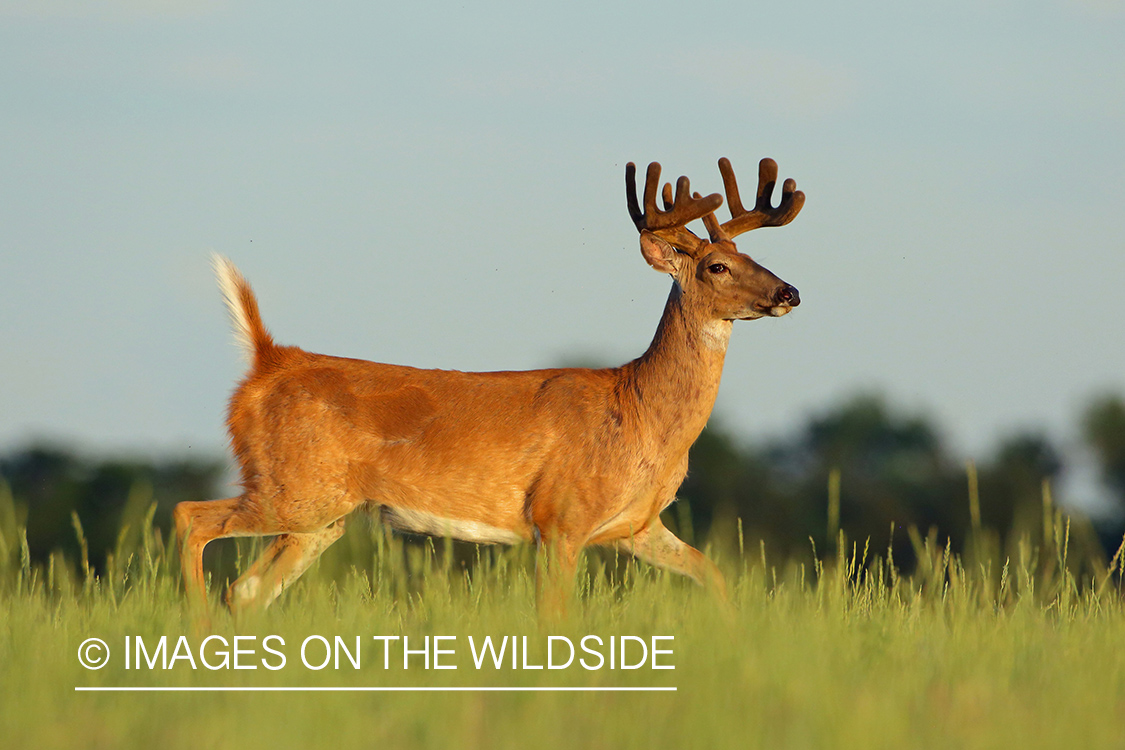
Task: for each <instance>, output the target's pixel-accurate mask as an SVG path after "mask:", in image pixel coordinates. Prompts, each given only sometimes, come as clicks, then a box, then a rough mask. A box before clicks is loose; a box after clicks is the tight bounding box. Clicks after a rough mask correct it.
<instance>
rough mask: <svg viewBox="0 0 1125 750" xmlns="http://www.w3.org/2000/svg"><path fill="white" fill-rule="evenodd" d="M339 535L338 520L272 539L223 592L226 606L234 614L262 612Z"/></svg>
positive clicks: (341, 530) (340, 524)
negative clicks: (248, 566)
mask: <svg viewBox="0 0 1125 750" xmlns="http://www.w3.org/2000/svg"><path fill="white" fill-rule="evenodd" d="M343 534H344V519H343V518H339V519H337V520H336V521H333V522H332V523H330V524H329V525H328V526H326V527H325V528H323V529H321V530H320V531H314V532H311V533H305V534H281V535H280V536H278V537H275V538H274V540H273V541H272V542H270V544H269V546H268V547H266V549H265V551H263V552H262V554H261V555H260V556H259V557H258V559H257V560H255V561H254V564H253V565H251V566H250V569H249V570H247V571H246V572H245V573H243V574H242V575H241V576H239V578H238V580H237V581H235V582H234V583H232V584H231V585H230V588H229V589H227V596H226V601H227V606H228V607H230V610H231V612H234V613H235V614H238V613H239V612H243V611H246V610H250V609H265V608H266V607H268V606H269V605H270V604H271V603H272V602H273V600H274V599H276V598H277V597H278V596H280V595H281V592H283V591H285V589H287V588H289V586H291V585H292V584H293V582H294V581H296V580H297V579H298V578H300V577H301V575H302V574H303V573H304V572H305V571H306V570H308V569H309V566H311V565H312V564H313V562H315V561H316V559H317V558H318V557H320V555H321V553H322V552H324V550H326V549H328V548H329V547H330V546H332V544H333V543H334V542H335V541H336V540H337V539H339V538H340V537H341V536H343Z"/></svg>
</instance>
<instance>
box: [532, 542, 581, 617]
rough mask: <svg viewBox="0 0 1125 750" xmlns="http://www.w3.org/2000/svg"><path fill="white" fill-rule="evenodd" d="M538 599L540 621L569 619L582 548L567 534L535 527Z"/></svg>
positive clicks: (536, 590)
mask: <svg viewBox="0 0 1125 750" xmlns="http://www.w3.org/2000/svg"><path fill="white" fill-rule="evenodd" d="M535 542H536V556H535V600H536V608H537V609H538V612H539V620H540V622H559V621H561V620H564V619H566V616H567V610H568V608H569V605H570V600H571V598H573V596H574V576H575V573H576V570H577V568H578V555H579V553H581V551H582V548H581V546H580V545H578V544H575V543H573V542H572V541H571V540H570V539H568V538H567V536H566V535H565V534H560V533H558V532H557V531H555V530H552V531H547V532H544V531H542V530H540V529H536V533H535Z"/></svg>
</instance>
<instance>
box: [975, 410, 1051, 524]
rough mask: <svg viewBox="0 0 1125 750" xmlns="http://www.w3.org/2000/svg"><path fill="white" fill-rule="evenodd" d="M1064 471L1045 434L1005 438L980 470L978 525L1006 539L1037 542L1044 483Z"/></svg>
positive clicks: (1041, 513)
mask: <svg viewBox="0 0 1125 750" xmlns="http://www.w3.org/2000/svg"><path fill="white" fill-rule="evenodd" d="M1062 470H1063V461H1062V457H1061V454H1060V453H1059V451H1058V449H1056V448H1055V446H1054V445H1053V444H1052V443H1051V441H1050V440H1049V439H1048V438H1047V436H1046V435H1043V434H1040V433H1034V432H1024V433H1020V434H1017V435H1013V436H1011V437H1008V438H1005V439H1004V440H1003V441H1002V442H1001V443H1000V445H999V446H998V447H997V449H996V451H995V453H994V455H993V457H992V458H991V459H990V460H988V461H987V462H986V463H984V464H983V465H982V466H981V467H980V472H979V476H980V484H979V487H980V498H981V509H980V512H981V523H982V525H983V526H984V527H986V528H990V529H993V530H995V531H996V532H997V533H998V534H999V535H1000V537H1001V539H1002V540H1005V539H1007V538H1009V537H1011V535H1012V534H1013V533H1015V534H1017V535H1021V534H1031V535H1032V538H1033V539H1034V540H1035V541H1037V542H1038V541H1039V535H1040V532H1041V530H1042V526H1043V523H1042V519H1043V480H1050V481H1052V482H1053V481H1054V480H1056V479H1057V478H1058V477H1059V475H1060V474H1061V473H1062Z"/></svg>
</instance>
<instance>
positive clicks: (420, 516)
mask: <svg viewBox="0 0 1125 750" xmlns="http://www.w3.org/2000/svg"><path fill="white" fill-rule="evenodd" d="M380 515H381V517H382V519H383V522H384V523H386V524H387V525H388V526H390V527H391V528H393V529H397V530H398V531H407V532H410V533H413V534H428V535H429V536H443V537H444V536H447V537H451V538H453V539H460V540H461V541H465V542H476V543H477V544H518V543H519V542H523V541H526V539H525V538H524V537H523V536H520V535H519V534H517V533H516V532H514V531H510V530H508V529H501V528H498V527H496V526H490V525H488V524H486V523H483V522H481V521H468V520H464V519H460V518H444V517H442V516H439V515H436V514H434V513H428V512H426V511H424V510H416V509H413V508H394V507H391V506H389V505H383V506H380Z"/></svg>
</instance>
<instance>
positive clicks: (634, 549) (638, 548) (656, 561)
mask: <svg viewBox="0 0 1125 750" xmlns="http://www.w3.org/2000/svg"><path fill="white" fill-rule="evenodd" d="M615 546H616V547H617V549H619V550H622V551H623V552H628V553H629V554H631V555H633V556H634V557H636V558H638V559H640V560H644V561H645V562H647V563H650V564H652V565H655V566H657V567H659V568H665V569H667V570H672V571H675V572H677V573H680V574H682V575H686V576H689V577H691V578H692V579H694V580H695V582H696V583H698V584H699V585H701V586H703V587H704V588H705V589H707V590H709V591H711V592H713V593H714V594H715V595H716V596H717V597H718V598H719V599H720V600H721V601H723V602H726V601H727V584H726V581H725V580H723V574H722V573H721V572H720V571H719V568H718V566H716V565H715V563H713V562H711V561H710V560H708V559H707V556H706V555H704V554H703V553H702V552H700V551H699V550H697V549H696V548H695V547H692V546H691V545H689V544H687V543H686V542H684V541H682V540H680V538H679V537H677V536H676V535H675V534H673V533H672V532H671V531H669V530H668V528H667V527H666V526H665V525H664V524H663V523H661V522H660V518H656V519H654V520H653V522H652V524H650V525H649V526H648V528H646V529H644V530H642V531H640V532H638V533H637V534H635V535H634V536H633V537H632V538H630V539H621V540H619V541H617V542H616V543H615Z"/></svg>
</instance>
